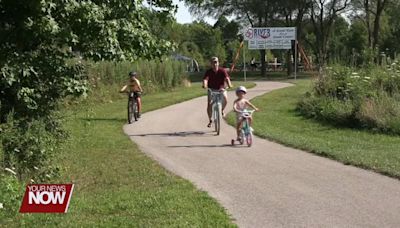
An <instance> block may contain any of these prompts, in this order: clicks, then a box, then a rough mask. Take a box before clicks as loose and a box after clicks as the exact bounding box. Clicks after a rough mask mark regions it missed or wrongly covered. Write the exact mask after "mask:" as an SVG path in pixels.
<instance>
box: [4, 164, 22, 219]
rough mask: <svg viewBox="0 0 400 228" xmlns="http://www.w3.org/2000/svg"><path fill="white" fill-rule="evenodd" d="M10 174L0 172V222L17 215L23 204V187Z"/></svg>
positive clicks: (8, 172)
mask: <svg viewBox="0 0 400 228" xmlns="http://www.w3.org/2000/svg"><path fill="white" fill-rule="evenodd" d="M10 172H13V171H12V170H11V171H6V173H3V172H0V221H6V219H7V218H11V217H13V216H14V215H16V214H17V212H18V209H19V206H20V204H21V199H22V195H21V193H22V192H23V191H22V189H23V186H22V184H21V183H20V182H19V181H18V180H17V178H16V177H15V175H13V174H11V173H10ZM1 224H2V222H0V225H1Z"/></svg>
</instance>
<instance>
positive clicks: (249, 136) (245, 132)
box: [240, 110, 255, 146]
mask: <svg viewBox="0 0 400 228" xmlns="http://www.w3.org/2000/svg"><path fill="white" fill-rule="evenodd" d="M254 111H255V110H244V111H242V112H240V113H241V115H242V118H243V119H244V121H243V123H242V129H241V131H240V132H241V138H242V139H244V138H246V141H247V145H248V146H251V145H252V143H253V133H252V132H251V128H250V123H249V119H250V117H251V116H252V115H253V112H254ZM241 143H242V142H241Z"/></svg>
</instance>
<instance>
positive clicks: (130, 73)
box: [128, 71, 137, 77]
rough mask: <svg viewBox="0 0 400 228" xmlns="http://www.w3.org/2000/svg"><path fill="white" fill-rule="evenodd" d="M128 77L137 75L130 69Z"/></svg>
mask: <svg viewBox="0 0 400 228" xmlns="http://www.w3.org/2000/svg"><path fill="white" fill-rule="evenodd" d="M128 75H129V77H132V76H136V75H137V73H136V72H135V71H131V72H129V74H128Z"/></svg>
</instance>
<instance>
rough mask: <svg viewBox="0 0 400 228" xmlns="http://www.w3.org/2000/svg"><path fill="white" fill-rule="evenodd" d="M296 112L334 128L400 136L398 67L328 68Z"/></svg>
mask: <svg viewBox="0 0 400 228" xmlns="http://www.w3.org/2000/svg"><path fill="white" fill-rule="evenodd" d="M297 109H298V111H299V112H300V113H301V114H302V115H304V116H306V117H310V118H315V119H317V120H321V121H325V122H327V123H330V124H334V125H340V126H351V127H358V128H368V129H371V130H374V131H379V132H385V133H392V134H400V65H399V63H398V62H394V63H393V64H392V65H390V66H388V67H380V66H369V67H365V68H362V69H355V68H348V67H342V66H333V67H331V68H328V69H327V72H326V74H325V75H323V76H322V77H320V78H319V79H318V80H317V81H316V82H315V84H314V87H313V89H312V91H310V92H308V93H306V94H305V96H304V97H303V98H302V99H301V101H300V102H299V103H298V105H297Z"/></svg>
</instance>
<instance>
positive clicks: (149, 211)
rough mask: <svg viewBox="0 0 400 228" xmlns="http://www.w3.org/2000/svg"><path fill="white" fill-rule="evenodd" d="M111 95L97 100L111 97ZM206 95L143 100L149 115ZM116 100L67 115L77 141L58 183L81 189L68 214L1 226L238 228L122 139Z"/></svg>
mask: <svg viewBox="0 0 400 228" xmlns="http://www.w3.org/2000/svg"><path fill="white" fill-rule="evenodd" d="M245 85H246V86H249V87H251V86H254V83H247V84H245ZM108 90H110V91H114V87H112V88H111V89H110V88H108ZM110 91H103V90H101V91H98V93H97V94H103V95H102V96H105V95H104V94H112V92H110ZM115 91H117V90H115ZM204 94H205V91H204V90H203V89H201V88H200V84H199V83H194V84H193V86H192V88H179V89H175V90H173V91H170V92H160V93H155V94H149V95H145V96H143V104H144V105H143V108H144V110H143V111H144V112H147V111H150V110H154V109H158V108H161V107H164V106H168V105H171V104H175V103H177V102H181V101H184V100H188V99H191V98H194V97H198V96H200V95H204ZM118 97H119V98H118V99H116V98H115V97H114V98H104V99H103V100H106V101H108V102H107V103H105V104H97V105H88V104H86V105H84V106H81V107H78V108H75V109H74V111H73V112H72V111H69V112H67V114H68V115H67V117H66V119H65V126H66V128H67V130H68V131H69V133H70V135H71V137H70V139H69V140H68V143H67V144H66V145H65V146H64V147H63V149H62V150H61V151H60V154H59V158H58V161H57V162H58V163H59V164H61V166H62V167H63V169H62V171H61V172H62V177H61V178H60V179H58V180H55V181H54V183H71V182H73V183H75V190H74V193H73V196H72V200H71V204H70V208H69V211H68V213H67V214H62V215H59V214H19V215H17V217H16V218H15V219H14V220H12V221H10V222H7V223H6V224H4V223H3V225H5V226H7V227H8V226H13V227H19V226H26V227H36V226H38V227H39V226H40V227H42V226H43V225H44V226H62V227H92V226H96V227H97V226H101V227H111V226H112V227H118V226H124V227H127V226H128V227H166V226H167V227H171V226H173V227H183V226H184V227H187V226H190V227H234V226H235V225H234V224H233V222H232V219H231V218H230V216H229V215H228V214H227V212H226V211H225V210H224V208H222V207H221V206H220V205H219V204H218V203H217V202H216V201H215V200H214V199H212V198H211V197H209V196H208V194H207V193H205V192H202V191H199V190H197V189H196V188H195V187H194V186H193V185H192V184H191V183H190V182H189V181H186V180H184V179H182V178H180V177H177V176H175V175H173V174H171V173H169V172H167V171H166V170H164V169H163V168H162V167H160V166H159V165H158V163H156V162H154V161H153V160H151V159H150V158H148V157H147V156H146V155H145V154H144V153H142V152H141V151H140V150H139V149H138V147H137V145H135V144H134V143H132V142H131V141H130V140H129V138H128V137H127V136H126V135H125V134H124V133H123V132H122V125H123V124H125V123H126V97H125V96H123V95H120V96H118ZM1 224H2V223H1V222H0V225H1Z"/></svg>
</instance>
